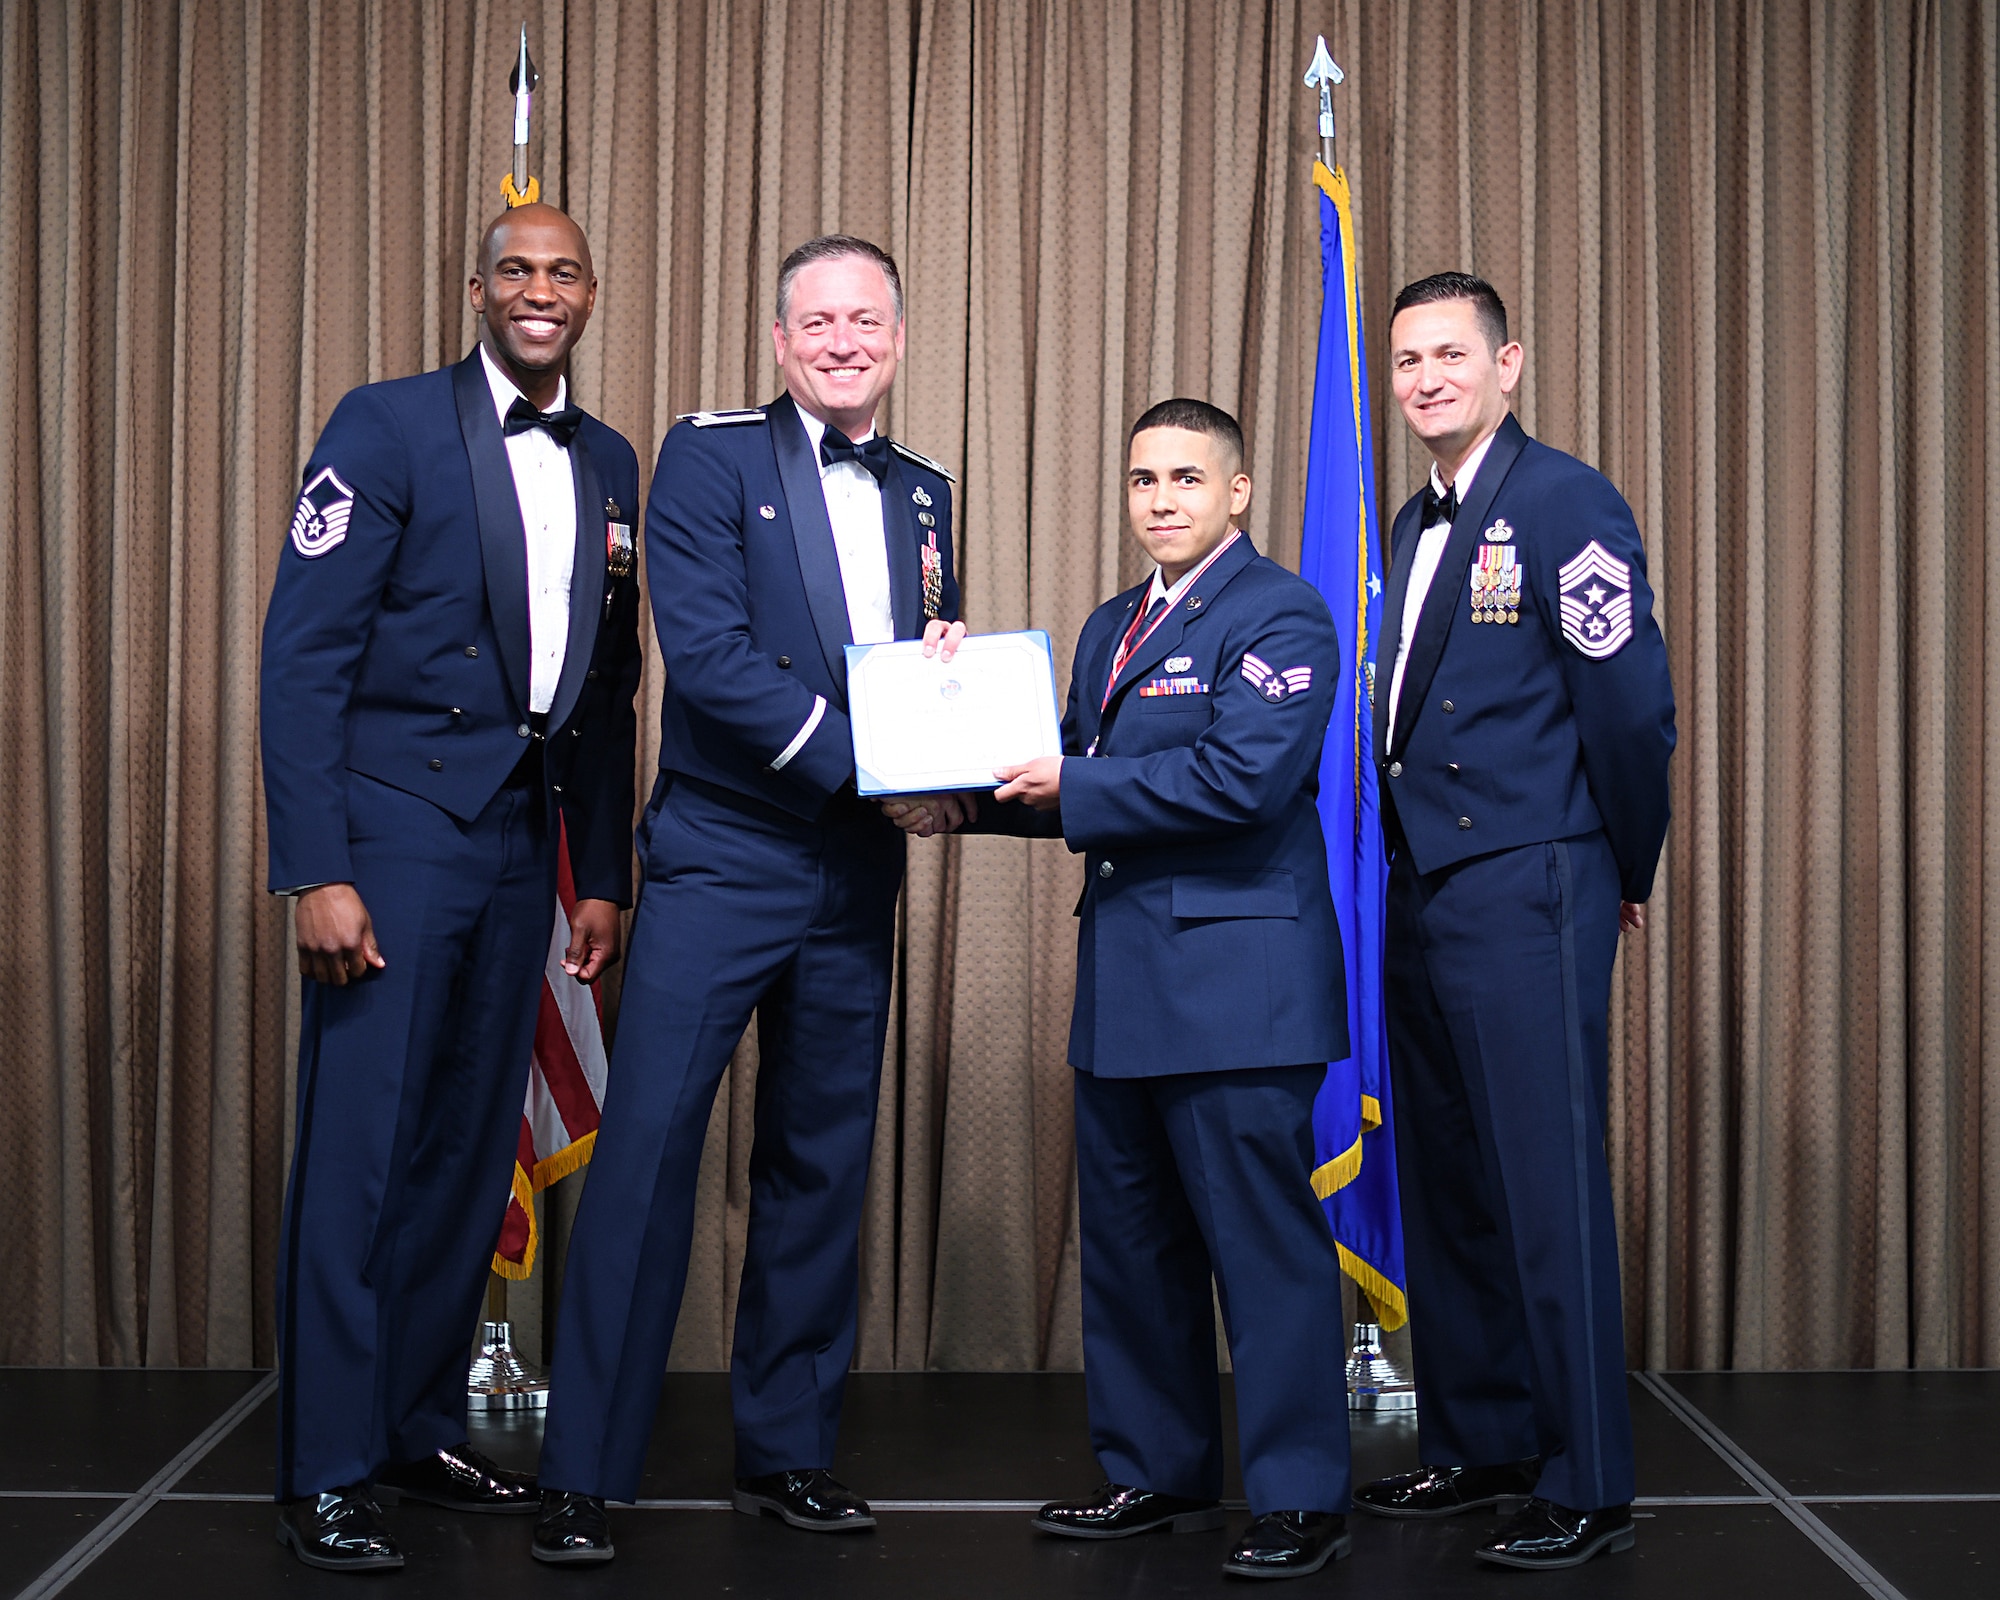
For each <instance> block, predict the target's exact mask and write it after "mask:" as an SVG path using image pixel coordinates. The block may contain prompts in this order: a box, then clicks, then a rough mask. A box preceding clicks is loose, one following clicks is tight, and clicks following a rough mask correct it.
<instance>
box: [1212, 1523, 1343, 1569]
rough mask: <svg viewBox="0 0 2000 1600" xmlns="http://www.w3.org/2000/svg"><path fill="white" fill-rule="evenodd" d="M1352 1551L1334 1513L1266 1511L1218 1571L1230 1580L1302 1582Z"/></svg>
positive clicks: (1237, 1543) (1239, 1541)
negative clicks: (1286, 1579) (1264, 1579)
mask: <svg viewBox="0 0 2000 1600" xmlns="http://www.w3.org/2000/svg"><path fill="white" fill-rule="evenodd" d="M1353 1548H1354V1541H1353V1540H1352V1539H1350V1538H1348V1536H1347V1518H1345V1517H1344V1516H1342V1515H1341V1514H1340V1513H1339V1512H1337V1511H1267V1512H1265V1513H1264V1515H1263V1516H1261V1517H1259V1518H1258V1519H1257V1520H1256V1521H1255V1522H1253V1523H1251V1524H1250V1526H1249V1527H1247V1528H1245V1529H1244V1530H1243V1537H1242V1538H1240V1539H1238V1540H1237V1541H1236V1548H1235V1549H1234V1550H1232V1551H1230V1552H1229V1559H1228V1560H1227V1561H1225V1562H1223V1563H1222V1570H1223V1571H1224V1572H1226V1573H1228V1574H1229V1575H1230V1577H1232V1578H1303V1577H1304V1576H1305V1575H1306V1574H1307V1573H1308V1572H1317V1571H1319V1569H1320V1568H1321V1567H1323V1566H1325V1565H1326V1564H1327V1563H1328V1562H1329V1561H1338V1560H1340V1558H1341V1557H1342V1556H1344V1555H1346V1554H1347V1552H1348V1551H1350V1550H1352V1549H1353Z"/></svg>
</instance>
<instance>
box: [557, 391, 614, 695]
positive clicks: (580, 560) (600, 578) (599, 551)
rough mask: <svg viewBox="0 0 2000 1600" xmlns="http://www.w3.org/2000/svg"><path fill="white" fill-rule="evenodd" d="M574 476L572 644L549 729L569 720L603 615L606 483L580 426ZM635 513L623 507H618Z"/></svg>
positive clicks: (573, 446) (573, 450)
mask: <svg viewBox="0 0 2000 1600" xmlns="http://www.w3.org/2000/svg"><path fill="white" fill-rule="evenodd" d="M569 466H570V475H571V476H572V477H573V478H574V479H575V480H576V556H575V559H574V562H573V564H572V565H571V567H570V572H569V644H568V645H567V646H566V647H565V648H564V650H563V668H562V676H561V677H560V678H558V679H557V680H556V697H555V699H554V700H553V701H552V702H551V703H550V705H549V731H550V732H551V733H553V732H554V731H555V730H556V729H558V728H560V727H561V726H562V725H563V724H564V723H565V722H567V721H568V720H569V714H570V713H571V712H572V711H574V710H575V709H576V697H577V696H578V695H579V694H581V693H582V692H583V680H584V677H585V676H586V675H587V674H588V673H589V671H590V661H591V657H592V656H593V655H595V654H596V651H597V630H598V627H599V626H600V622H601V619H602V617H603V615H604V572H605V547H604V540H605V523H606V520H607V519H606V517H605V515H604V485H603V484H602V482H600V481H599V479H598V476H597V468H596V466H595V465H594V464H593V463H592V461H591V459H590V446H589V445H588V444H587V443H585V440H584V434H583V431H582V430H581V429H579V430H578V431H577V434H576V437H575V438H574V439H573V440H572V441H571V442H570V447H569ZM618 509H619V510H621V511H624V512H625V515H626V516H628V517H629V516H631V514H632V513H631V512H630V511H629V510H627V508H625V507H624V506H620V507H619V508H618Z"/></svg>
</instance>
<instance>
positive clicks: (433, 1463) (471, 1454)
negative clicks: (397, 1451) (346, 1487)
mask: <svg viewBox="0 0 2000 1600" xmlns="http://www.w3.org/2000/svg"><path fill="white" fill-rule="evenodd" d="M375 1491H376V1495H377V1498H379V1499H380V1500H381V1501H382V1503H383V1504H384V1505H390V1506H393V1505H394V1504H396V1502H397V1501H399V1500H404V1499H409V1500H422V1501H425V1502H426V1503H428V1504H430V1505H434V1506H443V1507H444V1508H445V1509H446V1510H447V1511H498V1512H503V1513H512V1514H515V1515H520V1514H523V1513H529V1514H532V1513H533V1512H534V1511H535V1510H536V1509H537V1508H538V1507H539V1506H540V1504H541V1497H542V1492H541V1490H540V1489H539V1488H537V1487H536V1485H535V1480H534V1478H533V1477H531V1476H530V1475H529V1474H527V1473H525V1472H509V1471H508V1470H507V1469H506V1468H505V1467H503V1466H499V1465H497V1464H496V1463H494V1462H492V1461H489V1460H487V1458H486V1457H485V1456H483V1455H481V1454H480V1453H479V1452H478V1451H477V1450H475V1449H473V1448H472V1446H471V1445H469V1444H462V1445H459V1446H458V1447H457V1448H455V1449H451V1450H440V1451H438V1453H437V1454H436V1455H434V1456H425V1457H424V1459H423V1460H421V1461H403V1462H398V1463H397V1464H396V1465H394V1466H392V1467H389V1468H388V1469H386V1470H385V1471H384V1472H383V1474H382V1476H381V1477H380V1478H378V1479H376V1481H375Z"/></svg>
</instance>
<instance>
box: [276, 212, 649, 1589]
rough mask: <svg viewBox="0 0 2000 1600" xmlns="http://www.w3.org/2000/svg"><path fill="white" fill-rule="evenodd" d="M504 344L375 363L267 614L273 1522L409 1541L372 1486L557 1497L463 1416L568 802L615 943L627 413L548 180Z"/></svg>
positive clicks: (336, 433) (572, 938)
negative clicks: (289, 1079) (297, 982)
mask: <svg viewBox="0 0 2000 1600" xmlns="http://www.w3.org/2000/svg"><path fill="white" fill-rule="evenodd" d="M469 292H470V296H471V302H472V309H473V312H474V314H475V315H476V316H477V318H478V319H479V343H478V346H477V347H476V348H475V349H474V350H473V351H472V353H471V354H470V355H468V356H467V357H466V358H465V359H464V360H463V361H460V362H458V363H457V364H456V365H455V366H451V367H447V368H440V369H439V370H438V371H435V372H427V373H425V374H423V375H422V376H420V377H414V378H400V379H396V380H394V381H392V382H388V383H375V384H369V385H367V386H366V387H363V388H359V389H355V390H353V391H352V392H351V393H349V394H348V395H347V396H346V397H345V398H344V399H342V400H341V402H340V404H339V405H338V406H337V407H335V408H334V413H333V416H332V418H331V419H330V420H329V421H328V422H327V425H326V431H325V432H324V433H322V434H321V435H320V439H319V443H318V445H317V446H316V447H315V449H314V450H313V453H312V459H311V460H310V461H308V462H307V464H306V469H305V475H304V482H303V487H302V488H301V490H300V493H299V499H298V504H297V506H296V508H295V509H294V511H293V513H292V517H291V525H290V528H289V531H288V533H287V536H286V541H285V546H284V549H283V550H282V552H281V553H280V555H279V558H278V576H277V583H276V585H275V587H274V589H273V591H272V595H271V607H270V612H269V614H268V616H267V617H266V620H265V624H264V652H263V687H262V725H263V751H264V792H265V802H266V806H267V808H268V812H269V820H270V829H269V831H270V888H271V891H272V893H274V894H282V895H289V896H292V897H294V898H295V900H296V904H297V918H296V923H297V930H298V933H297V939H298V951H299V971H300V975H301V978H302V979H303V984H304V995H303V1007H302V1012H301V1016H302V1022H301V1027H300V1034H299V1082H298V1108H299V1109H298V1135H297V1142H296V1146H295V1149H294V1153H293V1160H292V1175H291V1183H290V1187H289V1190H288V1192H287V1196H286V1202H285V1218H284V1230H283V1234H282V1236H281V1239H280V1243H279V1255H278V1272H277V1279H278V1320H277V1331H278V1362H279V1369H280V1374H279V1389H278V1482H277V1499H278V1501H279V1504H280V1507H281V1509H280V1512H279V1519H278V1537H279V1539H280V1541H281V1542H283V1543H285V1544H288V1545H290V1546H291V1547H292V1549H293V1550H294V1551H296V1552H297V1554H298V1556H299V1559H300V1560H302V1561H304V1562H306V1563H307V1564H308V1565H310V1566H316V1567H325V1568H331V1569H334V1570H337V1571H366V1570H373V1569H379V1568H384V1567H400V1566H401V1565H402V1564H403V1556H402V1552H401V1551H400V1550H399V1549H398V1547H397V1545H396V1542H395V1540H394V1539H393V1538H392V1537H391V1535H390V1533H389V1531H388V1530H387V1529H386V1528H385V1527H384V1526H383V1524H382V1522H381V1520H380V1514H379V1511H378V1509H377V1502H378V1499H379V1500H391V1501H393V1500H394V1499H395V1498H397V1497H400V1496H409V1497H411V1498H414V1499H420V1500H426V1501H431V1502H433V1503H436V1504H439V1505H444V1506H449V1507H453V1508H455V1509H461V1510H467V1511H487V1512H492V1511H520V1512H532V1511H534V1510H535V1509H536V1506H537V1504H538V1491H537V1488H536V1485H535V1483H534V1481H533V1480H532V1479H529V1478H525V1477H522V1476H520V1475H518V1474H511V1473H508V1472H505V1471H503V1470H501V1469H500V1468H498V1467H496V1466H495V1465H494V1464H493V1463H492V1462H490V1461H488V1460H486V1459H485V1458H484V1457H483V1456H481V1455H479V1454H478V1453H477V1452H475V1451H473V1450H472V1449H471V1448H470V1447H469V1445H468V1444H467V1441H466V1422H465V1409H466V1408H465V1374H466V1357H467V1346H468V1341H469V1339H470V1336H471V1333H472V1330H473V1328H474V1326H475V1320H476V1318H477V1316H478V1314H479V1299H480V1294H481V1292H482V1290H483V1289H484V1287H485V1283H486V1275H487V1264H488V1261H489V1260H490V1258H491V1255H492V1251H493V1243H494V1239H495V1237H496V1235H497V1233H498V1231H499V1227H500V1221H501V1217H502V1215H503V1214H504V1212H505V1209H506V1204H507V1196H508V1192H509V1186H510V1180H511V1174H512V1171H513V1165H514V1151H515V1144H516V1140H517V1137H518V1132H519V1128H520V1121H521V1105H522V1097H523V1093H524V1090H525V1087H526V1077H527V1071H528V1058H529V1051H530V1045H531V1039H532V1035H533V1032H534V1027H535V1016H536V1011H537V1007H538V1002H539V997H540V992H541V983H542V971H543V966H544V962H545V960H546V957H547V954H548V950H549V940H550V928H551V925H552V919H553V916H554V908H555V904H556V858H557V839H558V830H559V827H566V828H567V832H568V839H569V854H570V861H571V866H572V869H573V871H574V874H575V879H576V890H577V896H578V899H577V904H576V910H575V914H574V916H573V917H572V918H571V921H570V925H569V928H568V940H567V945H566V949H565V958H564V962H563V965H564V968H565V970H566V971H568V972H569V974H570V976H571V978H572V979H573V980H574V981H576V982H579V983H592V982H595V981H596V979H597V977H598V976H599V974H601V973H602V972H603V971H604V970H605V968H606V967H607V966H609V965H610V964H611V963H612V962H613V961H615V960H617V958H618V937H619V922H618V908H619V907H620V906H622V905H625V904H628V903H629V901H630V898H631V881H630V871H631V868H630V862H631V853H632V829H631V820H632V809H633V808H632V762H633V747H634V746H633V739H634V729H635V724H634V718H633V707H632V699H633V693H634V691H635V689H636V688H637V685H638V680H639V661H640V657H639V635H638V573H637V561H636V551H635V547H634V543H633V539H632V518H633V512H634V510H635V508H636V506H637V504H638V493H639V485H638V460H637V457H636V456H635V455H634V454H633V451H632V446H631V445H630V444H628V443H627V442H626V441H625V440H624V439H623V438H622V437H620V436H619V435H618V434H617V433H614V432H613V431H612V430H611V429H610V428H607V427H606V426H605V425H604V424H603V423H601V422H599V421H597V419H596V418H594V417H589V416H586V415H585V414H584V413H583V412H582V411H581V410H579V409H578V408H577V406H576V405H575V404H574V402H573V401H572V399H571V397H570V394H569V386H568V369H569V356H570V351H571V350H572V349H573V348H574V347H575V345H576V342H577V340H578V339H579V338H581V337H582V335H583V330H584V328H585V326H586V325H587V324H588V322H589V320H590V312H591V307H592V305H593V304H594V302H595V300H596V297H597V280H596V279H595V278H594V277H593V276H592V274H591V264H590V247H589V245H588V244H587V243H586V242H585V240H584V237H583V233H582V231H581V230H580V229H579V228H578V227H577V226H576V224H575V223H574V222H572V221H571V220H570V219H569V218H568V217H567V216H565V215H564V214H563V213H562V212H560V211H558V210H556V209H554V208H553V207H551V206H541V205H531V206H523V207H521V208H519V209H517V210H513V211H509V212H507V213H506V214H504V215H503V216H501V217H500V218H498V219H497V220H496V221H495V222H494V223H493V224H492V225H491V226H490V227H489V228H488V229H487V230H486V235H485V237H484V239H483V240H482V241H481V245H480V251H479V260H478V264H477V268H476V270H475V271H474V273H473V275H472V278H471V281H470V284H469Z"/></svg>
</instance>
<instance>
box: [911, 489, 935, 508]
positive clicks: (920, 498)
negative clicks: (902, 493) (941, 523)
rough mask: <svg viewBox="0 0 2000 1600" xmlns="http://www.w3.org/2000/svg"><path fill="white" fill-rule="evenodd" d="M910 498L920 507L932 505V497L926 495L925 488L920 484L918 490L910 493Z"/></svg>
mask: <svg viewBox="0 0 2000 1600" xmlns="http://www.w3.org/2000/svg"><path fill="white" fill-rule="evenodd" d="M910 498H911V499H912V500H914V501H916V503H917V504H918V505H920V506H927V505H929V504H930V503H931V497H930V496H929V495H927V494H925V493H924V486H923V485H922V484H918V485H917V487H916V488H914V489H912V490H911V491H910Z"/></svg>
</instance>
